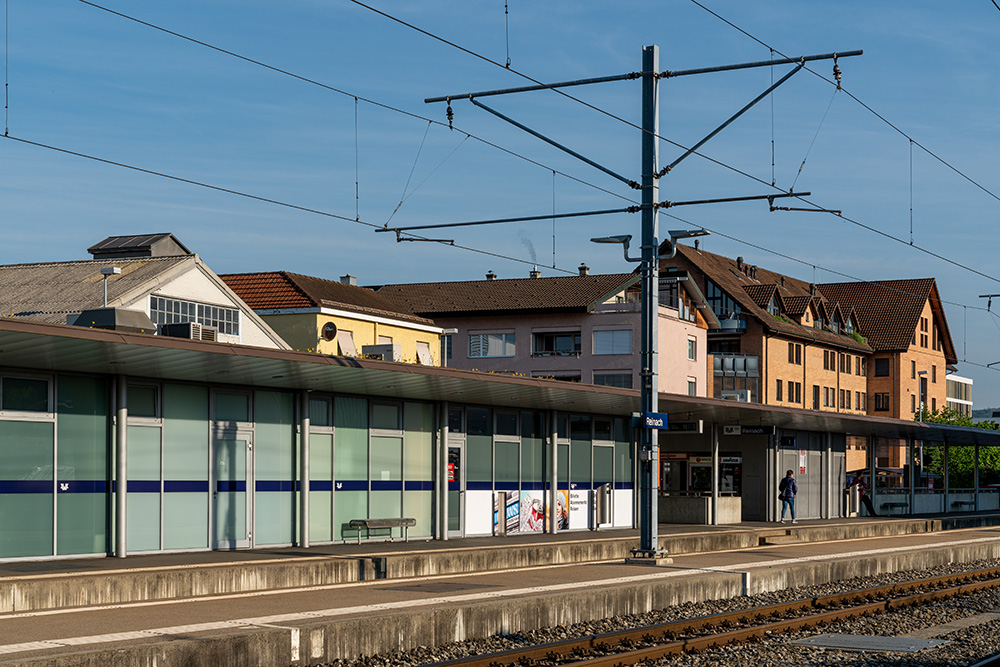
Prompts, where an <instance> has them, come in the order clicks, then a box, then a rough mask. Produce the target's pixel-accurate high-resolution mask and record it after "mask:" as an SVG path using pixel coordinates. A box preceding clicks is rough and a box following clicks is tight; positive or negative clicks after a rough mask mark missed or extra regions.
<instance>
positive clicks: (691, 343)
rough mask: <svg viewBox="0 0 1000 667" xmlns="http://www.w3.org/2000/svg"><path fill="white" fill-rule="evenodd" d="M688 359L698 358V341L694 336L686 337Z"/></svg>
mask: <svg viewBox="0 0 1000 667" xmlns="http://www.w3.org/2000/svg"><path fill="white" fill-rule="evenodd" d="M688 360H689V361H697V360H698V341H697V340H696V339H694V338H688Z"/></svg>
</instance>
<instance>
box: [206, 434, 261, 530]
mask: <svg viewBox="0 0 1000 667" xmlns="http://www.w3.org/2000/svg"><path fill="white" fill-rule="evenodd" d="M213 477H214V482H215V488H214V490H213V493H212V506H213V507H212V511H213V518H214V520H215V521H214V523H215V540H214V541H215V548H216V549H240V548H250V546H251V545H252V541H253V534H252V531H251V528H250V527H251V526H252V525H253V522H252V521H251V519H252V516H253V515H252V511H251V507H252V505H251V501H252V493H250V491H251V490H252V489H253V436H252V435H251V434H250V433H248V432H245V431H225V432H220V433H216V435H215V458H214V470H213Z"/></svg>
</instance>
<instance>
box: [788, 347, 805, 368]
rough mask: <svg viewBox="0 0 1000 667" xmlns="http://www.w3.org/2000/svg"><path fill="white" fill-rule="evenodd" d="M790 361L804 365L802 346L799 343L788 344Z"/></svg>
mask: <svg viewBox="0 0 1000 667" xmlns="http://www.w3.org/2000/svg"><path fill="white" fill-rule="evenodd" d="M788 363H790V364H795V365H797V366H801V365H802V346H801V345H799V344H797V343H789V344H788Z"/></svg>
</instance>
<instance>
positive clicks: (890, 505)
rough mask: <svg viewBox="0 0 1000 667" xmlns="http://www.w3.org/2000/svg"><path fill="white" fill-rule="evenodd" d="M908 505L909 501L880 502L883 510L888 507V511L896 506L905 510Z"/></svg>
mask: <svg viewBox="0 0 1000 667" xmlns="http://www.w3.org/2000/svg"><path fill="white" fill-rule="evenodd" d="M908 506H909V503H898V502H897V503H882V510H883V511H884V510H886V509H888V510H889V512H890V513H891V512H892V510H894V509H896V508H897V507H898V508H899V509H904V510H905V509H906V508H907V507H908Z"/></svg>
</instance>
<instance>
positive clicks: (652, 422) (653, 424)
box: [642, 412, 668, 430]
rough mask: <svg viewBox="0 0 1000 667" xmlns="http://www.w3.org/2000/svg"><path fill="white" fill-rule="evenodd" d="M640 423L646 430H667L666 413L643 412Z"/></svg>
mask: <svg viewBox="0 0 1000 667" xmlns="http://www.w3.org/2000/svg"><path fill="white" fill-rule="evenodd" d="M642 421H643V425H644V426H645V427H646V428H658V429H663V430H666V429H667V428H668V426H667V413H666V412H644V413H643V415H642Z"/></svg>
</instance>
